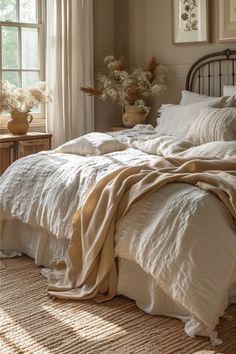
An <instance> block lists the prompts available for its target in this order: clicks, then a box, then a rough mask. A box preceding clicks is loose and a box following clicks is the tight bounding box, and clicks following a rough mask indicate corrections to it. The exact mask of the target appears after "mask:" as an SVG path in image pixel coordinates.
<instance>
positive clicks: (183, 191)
mask: <svg viewBox="0 0 236 354" xmlns="http://www.w3.org/2000/svg"><path fill="white" fill-rule="evenodd" d="M113 136H114V135H113ZM116 136H117V135H116ZM118 138H119V139H120V140H121V141H122V142H125V143H126V144H128V145H130V144H133V146H134V144H135V141H136V140H139V141H143V142H145V141H147V140H148V139H150V138H156V139H160V140H162V141H163V137H160V135H159V134H157V133H156V131H153V128H151V127H150V126H148V127H145V129H142V127H136V129H134V130H132V131H128V132H126V133H125V132H123V133H122V134H120V135H119V134H118ZM183 143H184V144H186V148H190V147H192V145H191V144H190V145H189V142H182V141H181V142H179V141H173V140H171V141H169V140H168V143H167V147H168V149H167V150H166V148H165V149H164V150H163V149H159V153H163V151H168V153H171V151H172V148H171V146H173V147H174V149H173V151H174V152H175V153H176V154H178V153H181V154H183V151H184V148H183ZM178 146H179V150H178ZM178 151H179V152H178ZM186 151H188V149H187V150H186ZM163 154H164V153H163ZM192 156H194V153H193V155H192ZM157 158H158V157H157V156H156V155H150V154H147V153H145V152H142V151H140V150H138V149H137V148H136V149H135V148H131V147H128V148H127V149H126V150H124V151H115V152H112V153H109V154H106V155H102V156H96V158H93V157H92V156H91V157H84V156H79V155H73V154H59V153H55V152H54V151H51V152H42V153H38V154H36V155H31V156H28V157H26V158H24V159H21V160H18V161H16V162H15V163H14V165H12V166H11V167H10V168H9V169H8V170H7V171H6V172H5V173H4V175H3V176H2V178H1V179H2V181H1V187H0V192H1V211H0V215H1V219H2V220H11V219H17V220H20V221H22V222H24V223H26V224H29V225H31V226H33V227H35V228H41V229H42V230H45V232H47V233H49V234H51V235H53V236H54V237H57V238H59V239H64V238H65V239H70V237H71V234H72V217H73V215H74V213H75V211H76V210H77V209H78V207H79V206H81V205H82V203H83V201H84V200H85V198H86V196H87V195H88V193H89V192H90V191H91V189H92V188H93V186H94V185H95V183H96V182H97V181H98V180H99V179H101V178H102V177H103V176H104V175H106V174H109V173H110V172H112V171H114V170H116V169H118V168H119V167H121V166H124V165H127V166H132V165H135V164H142V163H144V162H145V163H147V162H148V161H150V162H151V161H155V160H156V159H157ZM22 181H23V182H22ZM161 191H163V193H164V195H165V193H166V195H165V196H163V193H162V192H157V194H153V195H151V196H149V198H148V199H147V200H145V203H146V204H145V207H144V205H143V204H142V203H140V204H139V203H137V204H136V205H135V206H134V207H133V208H132V209H131V211H130V213H128V214H127V215H126V216H125V217H124V218H123V219H122V220H121V221H120V223H119V225H117V229H116V249H115V251H116V255H117V256H118V257H121V258H124V259H128V260H130V261H133V262H135V263H137V264H139V265H140V266H141V268H142V269H143V270H144V271H145V272H146V273H148V274H150V275H151V276H152V277H153V278H154V279H155V275H156V274H155V273H157V272H158V271H159V267H160V265H159V264H156V261H155V257H156V253H157V252H158V250H161V245H162V243H163V242H164V243H165V242H166V240H168V242H169V244H170V247H171V249H172V251H173V254H177V253H178V252H179V254H180V255H181V257H183V255H184V254H185V255H186V262H183V268H182V269H181V268H180V269H179V271H180V272H181V273H182V272H184V273H186V277H185V284H184V285H183V288H181V289H180V288H179V286H178V279H177V278H176V279H172V281H173V289H174V288H175V289H176V291H179V294H180V295H179V296H184V291H185V287H186V288H188V289H190V291H191V292H192V298H193V301H194V302H197V301H199V300H198V297H197V294H198V293H199V294H200V293H201V292H202V291H203V292H204V291H205V287H210V284H211V282H212V281H213V282H215V283H216V282H217V284H219V287H221V286H223V287H225V284H224V285H222V283H221V281H220V279H221V278H220V277H221V272H223V278H224V280H225V281H226V278H227V279H228V280H227V287H226V288H224V289H223V291H222V288H221V291H220V292H219V297H217V294H216V296H215V303H216V306H218V310H217V315H218V316H220V315H221V314H222V313H223V310H224V308H225V307H226V305H227V290H228V289H227V288H229V287H230V285H231V283H233V282H234V281H236V279H235V276H234V278H233V275H232V274H229V273H227V277H225V276H224V275H225V273H224V272H225V269H227V267H228V269H230V267H231V268H232V264H234V267H235V268H236V256H235V255H236V236H235V229H234V227H235V226H234V223H233V219H232V217H231V216H230V214H229V213H228V211H227V210H226V209H225V207H224V206H223V204H221V202H220V201H218V199H217V198H216V197H215V196H212V195H211V194H209V193H207V192H205V191H202V190H201V189H199V188H197V187H193V186H190V185H185V184H179V183H173V184H171V185H168V186H166V187H164V188H163V189H161ZM145 211H147V213H146V212H145ZM164 211H167V213H165V212H164ZM209 220H211V222H210V223H209ZM216 220H220V223H218V222H216ZM138 221H140V222H138ZM173 225H174V226H175V227H176V228H177V230H178V232H177V234H173V232H171V231H172V229H173ZM222 235H224V237H222ZM140 250H142V252H140ZM176 252H177V253H176ZM191 256H194V257H193V258H191ZM196 259H198V260H199V262H196V263H194V268H196V269H195V273H194V276H196V277H197V278H199V277H200V278H201V277H202V274H204V277H205V278H204V279H203V282H202V289H201V288H196V287H195V284H194V281H195V279H194V278H193V279H192V278H191V277H192V273H191V272H189V270H188V267H189V266H191V262H195V260H196ZM164 261H165V262H170V264H171V261H172V260H171V258H170V259H164ZM172 265H173V264H172ZM206 269H207V270H208V272H207V273H206ZM216 270H217V271H216ZM208 273H209V274H208ZM231 276H232V277H231ZM170 278H171V277H170ZM198 280H199V279H198ZM180 290H181V291H180ZM222 293H224V296H222ZM208 300H209V301H212V299H208ZM206 307H207V306H206ZM189 310H190V314H191V304H189V308H188V311H189ZM190 324H191V323H190ZM193 327H194V328H195V330H193ZM190 328H191V330H189V329H188V326H186V332H187V333H188V334H189V335H194V334H196V333H202V328H201V326H200V325H199V324H196V323H194V324H193V323H192V326H190ZM208 335H213V333H212V332H211V333H209V332H208Z"/></svg>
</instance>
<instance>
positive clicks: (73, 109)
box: [46, 0, 94, 147]
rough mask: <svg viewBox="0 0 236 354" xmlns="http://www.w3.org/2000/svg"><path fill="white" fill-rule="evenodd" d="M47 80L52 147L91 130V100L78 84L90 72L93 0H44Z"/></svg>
mask: <svg viewBox="0 0 236 354" xmlns="http://www.w3.org/2000/svg"><path fill="white" fill-rule="evenodd" d="M46 28H47V33H46V37H47V38H46V81H47V82H48V85H49V88H50V89H51V90H52V96H53V98H52V103H51V104H50V105H49V107H48V109H47V124H46V126H47V131H48V132H50V133H52V134H53V142H54V143H53V145H54V147H56V146H58V145H61V144H63V143H64V142H65V141H68V140H70V139H73V138H76V137H78V136H80V135H83V134H86V133H88V132H90V131H92V130H93V129H94V102H93V98H92V97H88V96H85V95H84V94H83V93H82V92H81V91H80V87H81V86H91V85H93V82H94V72H93V0H47V27H46Z"/></svg>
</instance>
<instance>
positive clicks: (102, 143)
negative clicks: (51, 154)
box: [55, 132, 126, 156]
mask: <svg viewBox="0 0 236 354" xmlns="http://www.w3.org/2000/svg"><path fill="white" fill-rule="evenodd" d="M125 148H126V145H125V144H124V143H122V142H120V141H119V140H117V139H115V138H113V137H112V136H109V135H107V134H103V133H96V132H95V133H89V134H86V135H83V136H80V137H79V138H76V139H73V140H70V141H68V142H67V143H65V144H63V145H61V146H59V147H58V148H56V149H55V152H61V153H67V154H77V155H83V156H87V155H103V154H107V153H109V152H114V151H119V150H124V149H125Z"/></svg>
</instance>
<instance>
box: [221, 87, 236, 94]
mask: <svg viewBox="0 0 236 354" xmlns="http://www.w3.org/2000/svg"><path fill="white" fill-rule="evenodd" d="M223 95H224V96H236V86H224V87H223Z"/></svg>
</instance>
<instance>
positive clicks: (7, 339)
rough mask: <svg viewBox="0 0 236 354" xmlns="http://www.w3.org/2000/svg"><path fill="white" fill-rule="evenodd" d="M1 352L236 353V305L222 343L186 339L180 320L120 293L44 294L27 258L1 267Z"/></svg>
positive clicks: (36, 271)
mask: <svg viewBox="0 0 236 354" xmlns="http://www.w3.org/2000/svg"><path fill="white" fill-rule="evenodd" d="M0 279H1V295H0V298H1V306H0V326H1V334H0V353H1V354H3V353H4V354H5V353H9V354H13V353H18V354H19V353H30V354H36V353H37V354H39V353H43V354H45V353H55V354H63V353H75V354H83V353H85V354H92V353H98V354H100V353H118V354H120V353H130V354H131V353H135V354H136V353H137V354H148V353H155V354H184V353H186V354H192V353H194V352H198V351H200V352H201V351H203V353H205V351H206V353H207V354H208V353H211V354H213V353H223V354H236V306H232V307H231V308H229V309H228V311H227V315H228V318H227V319H226V318H225V319H222V320H221V321H220V325H219V328H218V332H219V337H220V338H221V339H222V340H223V344H222V345H221V346H219V347H217V348H213V347H212V346H211V345H210V342H209V340H208V339H206V338H201V337H198V338H196V339H192V338H189V337H187V336H186V335H185V333H184V331H183V324H182V322H180V321H179V320H176V319H171V318H167V317H162V316H150V315H147V314H145V313H144V312H142V311H141V310H139V309H138V308H137V307H136V305H135V304H134V302H132V301H131V300H128V299H126V298H123V297H117V298H115V299H114V300H112V301H110V302H108V303H105V304H102V305H98V304H95V303H94V302H92V301H81V302H80V301H66V300H55V299H52V298H51V297H49V296H48V295H47V290H46V280H45V278H44V277H43V276H42V275H41V274H40V268H39V267H37V266H35V264H34V262H33V261H32V260H31V259H29V258H28V257H25V256H23V257H17V258H13V259H4V260H3V261H2V262H1V267H0Z"/></svg>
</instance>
